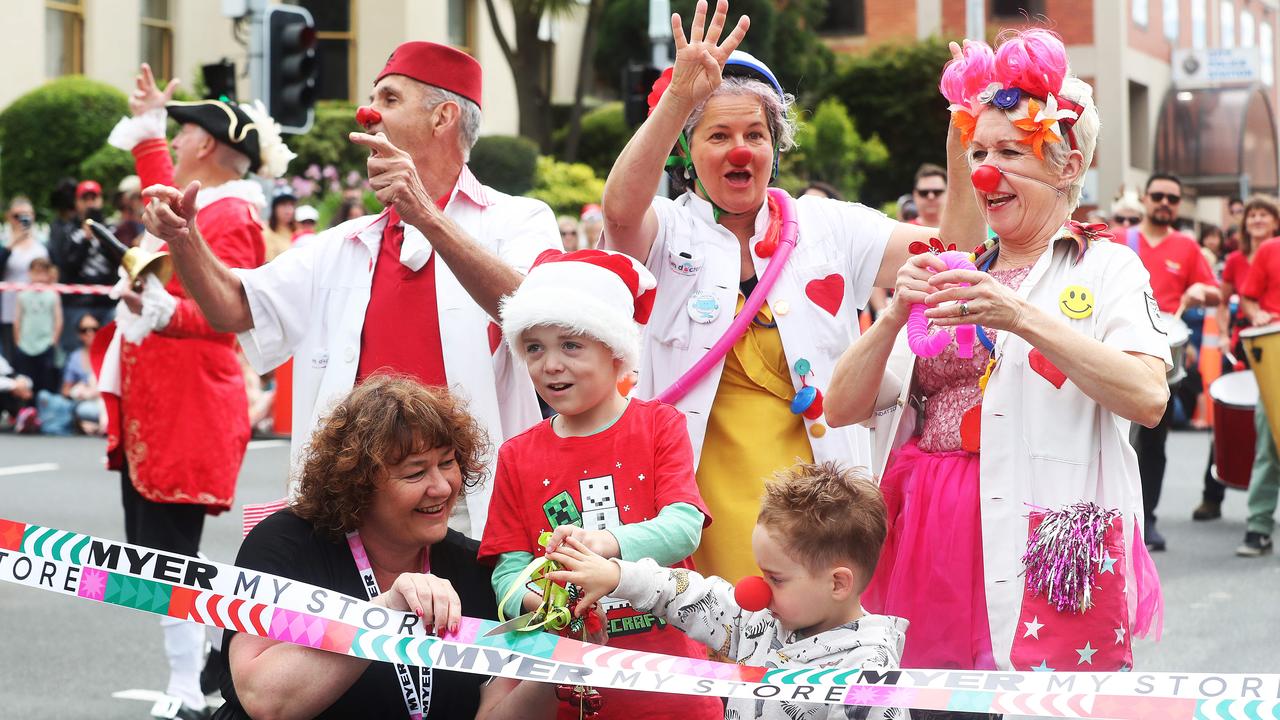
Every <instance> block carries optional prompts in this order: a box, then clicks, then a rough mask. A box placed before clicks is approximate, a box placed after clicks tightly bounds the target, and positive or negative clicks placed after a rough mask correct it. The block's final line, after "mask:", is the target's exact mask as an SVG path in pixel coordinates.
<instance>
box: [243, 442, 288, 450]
mask: <svg viewBox="0 0 1280 720" xmlns="http://www.w3.org/2000/svg"><path fill="white" fill-rule="evenodd" d="M278 447H289V441H288V440H250V441H249V449H250V450H265V449H267V448H278Z"/></svg>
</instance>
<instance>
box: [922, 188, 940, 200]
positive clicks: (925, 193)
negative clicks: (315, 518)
mask: <svg viewBox="0 0 1280 720" xmlns="http://www.w3.org/2000/svg"><path fill="white" fill-rule="evenodd" d="M946 191H947V189H946V188H925V189H923V190H922V189H920V188H916V194H917V195H919V196H920V197H927V198H936V197H942V193H944V192H946Z"/></svg>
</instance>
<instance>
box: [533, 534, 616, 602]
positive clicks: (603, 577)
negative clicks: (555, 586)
mask: <svg viewBox="0 0 1280 720" xmlns="http://www.w3.org/2000/svg"><path fill="white" fill-rule="evenodd" d="M547 557H548V558H550V559H552V560H554V561H556V562H558V563H560V566H561V567H563V568H565V569H564V570H557V571H555V572H553V573H551V575H550V577H551V581H552V582H556V583H559V584H561V585H566V584H568V583H573V584H574V585H577V586H578V587H580V588H582V599H581V600H580V601H578V609H577V612H576V613H575V614H576V615H577V616H578V617H582V616H583V615H585V614H586V613H587V612H588V609H589V608H590V607H591V606H592V605H594V604H595V603H596V601H598V600H599V599H600V598H602V597H604V596H605V595H608V594H609V593H611V592H613V591H614V590H617V589H618V580H619V579H620V578H621V576H622V570H621V569H620V568H619V567H618V565H617V563H615V562H613V561H611V560H606V559H605V558H602V557H600V556H599V555H598V554H596V553H594V552H592V551H591V548H589V547H587V546H586V545H585V544H583V543H582V542H581V541H579V540H578V539H577V538H574V537H572V536H571V537H569V538H568V539H566V540H565V541H564V543H563V544H561V545H560V548H559V549H558V550H556V551H555V552H553V553H547Z"/></svg>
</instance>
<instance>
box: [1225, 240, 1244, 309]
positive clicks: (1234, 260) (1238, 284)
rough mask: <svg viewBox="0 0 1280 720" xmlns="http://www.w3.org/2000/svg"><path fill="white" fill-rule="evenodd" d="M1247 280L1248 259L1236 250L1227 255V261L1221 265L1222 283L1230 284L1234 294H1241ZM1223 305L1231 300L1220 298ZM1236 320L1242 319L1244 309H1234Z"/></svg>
mask: <svg viewBox="0 0 1280 720" xmlns="http://www.w3.org/2000/svg"><path fill="white" fill-rule="evenodd" d="M1248 279H1249V258H1248V256H1246V255H1245V254H1244V253H1243V252H1241V251H1239V250H1236V251H1234V252H1232V253H1230V254H1228V255H1227V259H1226V260H1225V261H1224V262H1223V263H1222V282H1223V283H1230V284H1231V287H1232V288H1233V289H1234V290H1235V292H1237V293H1239V292H1243V291H1244V284H1245V282H1246V281H1247V280H1248ZM1222 301H1223V302H1224V303H1229V302H1230V301H1231V298H1229V297H1224V298H1222ZM1235 317H1236V318H1243V317H1244V307H1243V305H1242V306H1241V307H1238V308H1236V314H1235Z"/></svg>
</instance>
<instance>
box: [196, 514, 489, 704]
mask: <svg viewBox="0 0 1280 720" xmlns="http://www.w3.org/2000/svg"><path fill="white" fill-rule="evenodd" d="M479 547H480V543H479V542H477V541H475V540H472V539H471V538H468V537H466V536H465V535H463V534H462V533H459V532H457V531H454V530H450V531H449V534H448V535H447V536H446V537H445V539H444V540H442V541H441V542H438V543H436V544H435V545H432V546H431V573H432V574H433V575H437V576H439V577H442V578H445V579H447V580H448V581H449V582H451V583H453V587H454V589H455V590H456V591H457V592H458V597H459V598H461V600H462V614H463V615H467V616H469V617H478V618H486V619H490V620H493V619H496V618H497V616H498V608H497V603H496V602H495V601H494V597H493V588H492V585H491V582H490V576H491V574H492V570H491V569H490V568H488V567H485V566H483V565H480V564H479V563H478V562H476V550H478V549H479ZM236 565H239V566H240V567H244V568H249V569H251V570H258V571H260V572H265V573H271V574H273V575H279V576H282V577H286V578H290V579H293V580H299V581H301V582H305V583H309V584H311V585H317V586H319V587H323V588H328V589H330V590H337V591H338V592H341V593H344V594H346V595H350V596H352V597H355V598H360V599H364V598H366V597H368V596H367V595H365V592H364V585H363V584H362V583H361V581H360V572H359V571H358V570H357V569H356V563H355V560H354V559H352V557H351V550H350V548H349V547H348V546H347V543H346V541H345V540H342V541H338V542H334V541H332V540H330V539H328V538H327V537H325V536H323V535H320V534H317V533H316V532H315V531H314V530H313V529H312V526H311V523H309V522H307V521H306V520H303V519H302V518H299V517H298V516H296V515H294V514H293V512H292V511H290V510H287V509H286V510H281V511H280V512H277V513H275V514H274V515H271V516H270V517H268V518H266V519H265V520H263V521H262V522H261V523H259V524H258V526H257V527H255V528H254V529H253V531H252V532H250V533H249V536H248V537H246V538H245V539H244V544H242V545H241V546H240V553H239V554H238V555H237V556H236ZM234 636H235V633H233V632H230V631H228V632H226V633H225V635H224V638H223V641H222V650H223V654H224V657H225V656H226V652H227V649H228V648H229V647H230V644H231V638H232V637H234ZM409 670H410V674H411V675H412V676H413V679H414V684H415V685H417V682H418V670H417V668H410V669H409ZM486 680H488V677H487V676H485V675H475V674H470V673H461V672H452V671H448V670H436V671H434V674H433V675H432V683H431V684H432V694H431V711H430V712H429V713H428V714H427V717H429V718H466V719H468V720H469V719H470V718H474V717H475V715H476V709H477V708H478V706H479V703H480V685H481V684H482V683H484V682H485V681H486ZM317 681H318V682H319V681H320V678H317ZM419 690H421V689H420V688H419ZM222 696H223V697H224V698H225V699H226V701H227V702H226V704H225V705H223V706H222V707H221V708H219V709H218V711H217V713H216V714H214V717H215V718H218V719H219V720H226V719H228V718H248V717H249V715H248V714H247V713H246V712H245V711H244V708H242V707H241V706H240V700H239V698H237V697H236V691H235V685H234V683H233V682H232V681H231V676H230V673H226V674H224V675H223V681H222ZM407 716H408V711H407V710H406V709H405V706H404V695H403V694H402V693H401V692H400V683H399V682H398V681H397V680H396V671H395V667H394V666H393V665H391V663H385V662H373V663H371V664H370V665H369V668H368V669H367V670H365V671H364V674H362V675H361V676H360V677H359V678H358V679H357V680H356V682H355V684H353V685H352V686H351V688H350V689H348V690H347V692H346V693H344V694H343V695H342V697H340V698H338V699H337V701H335V702H334V703H333V705H330V706H329V707H328V708H327V709H326V710H325V711H324V712H322V713H320V714H319V715H317V716H316V717H319V718H356V717H369V718H383V719H385V720H395V719H396V718H405V717H407Z"/></svg>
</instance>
